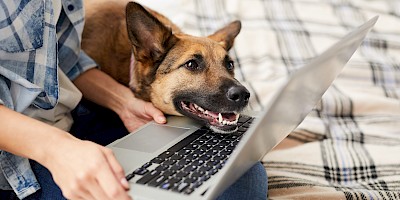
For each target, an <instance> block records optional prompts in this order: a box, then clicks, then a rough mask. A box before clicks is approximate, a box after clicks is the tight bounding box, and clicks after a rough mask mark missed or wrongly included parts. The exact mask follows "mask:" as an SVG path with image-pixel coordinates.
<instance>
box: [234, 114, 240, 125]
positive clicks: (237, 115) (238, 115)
mask: <svg viewBox="0 0 400 200" xmlns="http://www.w3.org/2000/svg"><path fill="white" fill-rule="evenodd" d="M239 117H240V114H239V113H238V114H236V119H235V123H237V121H238V120H239Z"/></svg>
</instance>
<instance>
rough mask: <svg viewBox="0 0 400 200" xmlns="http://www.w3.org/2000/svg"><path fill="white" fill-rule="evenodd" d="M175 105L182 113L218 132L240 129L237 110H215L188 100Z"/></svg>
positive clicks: (224, 132) (225, 132)
mask: <svg viewBox="0 0 400 200" xmlns="http://www.w3.org/2000/svg"><path fill="white" fill-rule="evenodd" d="M175 105H176V107H177V108H178V110H179V112H180V113H181V114H183V115H185V116H187V117H190V118H192V119H194V120H196V121H200V122H202V123H204V124H206V126H208V127H209V128H210V129H211V130H212V131H214V132H216V133H222V134H229V133H232V132H235V131H237V129H238V126H237V122H238V119H239V114H238V113H236V112H223V113H220V112H214V111H210V110H208V109H205V108H203V107H201V106H199V105H197V104H195V103H192V102H187V101H177V102H175Z"/></svg>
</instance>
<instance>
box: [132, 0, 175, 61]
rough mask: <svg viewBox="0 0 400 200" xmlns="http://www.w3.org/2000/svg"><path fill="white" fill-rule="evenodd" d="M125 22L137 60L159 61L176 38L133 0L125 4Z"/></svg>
mask: <svg viewBox="0 0 400 200" xmlns="http://www.w3.org/2000/svg"><path fill="white" fill-rule="evenodd" d="M126 23H127V28H128V35H129V39H130V40H131V43H132V45H133V47H134V48H133V50H134V54H135V59H136V60H138V61H152V62H153V63H156V62H157V61H160V59H162V58H163V56H164V54H165V53H166V52H167V51H168V50H169V49H170V48H171V47H172V46H173V45H174V44H175V43H176V41H177V40H178V39H177V38H176V37H175V36H174V35H173V34H172V31H171V29H170V28H167V27H166V26H164V25H163V24H162V23H161V22H160V21H159V20H158V19H157V18H155V17H154V16H153V15H152V14H150V13H149V12H148V11H147V10H146V9H145V8H143V7H142V6H141V5H139V4H137V3H135V2H129V3H128V4H127V6H126ZM149 59H150V60H149Z"/></svg>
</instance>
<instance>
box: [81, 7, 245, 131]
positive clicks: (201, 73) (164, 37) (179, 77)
mask: <svg viewBox="0 0 400 200" xmlns="http://www.w3.org/2000/svg"><path fill="white" fill-rule="evenodd" d="M85 6H86V10H85V11H86V22H85V26H84V31H83V35H82V49H83V50H84V51H85V52H86V53H87V54H88V55H89V56H90V57H91V58H93V59H94V60H95V62H96V63H97V64H98V66H99V67H100V69H101V70H102V71H104V72H105V73H107V74H109V75H110V76H111V77H113V78H114V79H115V80H117V81H118V82H120V83H121V84H123V85H126V86H127V87H129V88H131V90H132V92H133V93H134V95H135V97H137V98H140V99H143V100H145V101H150V102H152V103H153V104H154V106H155V107H157V108H158V109H160V110H161V111H162V112H164V113H165V114H169V115H178V116H182V115H184V116H187V117H189V118H192V119H194V120H197V121H199V122H202V123H203V124H205V125H207V126H208V127H209V128H211V129H212V130H213V131H215V132H219V133H231V132H234V131H236V130H237V121H238V118H239V113H240V112H241V111H242V110H243V109H244V108H245V107H246V106H247V105H248V101H249V98H250V93H249V91H248V90H247V89H246V88H245V87H244V86H243V85H242V84H241V83H240V82H239V81H238V80H236V79H235V78H234V62H233V61H232V59H231V58H230V57H229V54H228V51H229V50H230V49H231V47H232V46H233V43H234V39H235V37H236V36H237V35H238V34H239V32H240V29H241V23H240V21H233V22H231V23H230V24H228V25H226V26H225V27H223V28H221V29H219V30H218V31H216V32H215V33H214V34H212V35H209V36H207V37H197V36H192V35H188V34H185V33H183V32H182V31H181V30H180V29H179V28H178V27H177V26H176V25H174V24H173V23H172V22H171V21H170V20H169V19H167V18H166V17H165V16H163V15H161V14H160V13H158V12H156V11H154V10H151V9H149V8H145V7H143V6H141V5H140V4H138V3H135V2H124V1H105V2H104V3H99V1H98V0H86V1H85Z"/></svg>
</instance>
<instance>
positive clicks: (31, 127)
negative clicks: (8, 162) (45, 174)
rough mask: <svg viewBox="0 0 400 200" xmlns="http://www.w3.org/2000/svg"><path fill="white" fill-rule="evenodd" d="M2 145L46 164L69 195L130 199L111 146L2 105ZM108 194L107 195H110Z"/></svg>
mask: <svg viewBox="0 0 400 200" xmlns="http://www.w3.org/2000/svg"><path fill="white" fill-rule="evenodd" d="M0 127H1V129H0V149H1V150H5V151H7V152H10V153H13V154H15V155H19V156H22V157H26V158H29V159H33V160H36V161H37V162H38V163H40V164H42V165H43V166H45V167H46V168H47V169H49V171H50V172H51V174H52V175H53V178H54V181H55V182H56V183H57V184H58V185H59V186H60V188H61V190H62V192H63V195H64V196H65V197H67V198H69V199H130V198H129V196H128V195H127V193H126V192H125V190H126V189H128V188H129V184H128V183H127V181H126V179H125V175H124V171H123V169H122V167H121V166H120V165H119V164H118V162H117V160H116V159H115V157H114V156H113V154H112V151H111V150H110V149H107V148H105V147H102V146H100V145H97V144H95V143H92V142H89V141H82V140H79V139H77V138H75V137H73V136H72V135H70V134H69V133H67V132H64V131H62V130H60V129H58V128H55V127H52V126H50V125H47V124H45V123H42V122H40V121H37V120H35V119H32V118H29V117H27V116H25V115H22V114H20V113H18V112H15V111H13V110H11V109H9V108H7V107H5V106H3V105H0ZM107 197H108V198H107Z"/></svg>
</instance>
